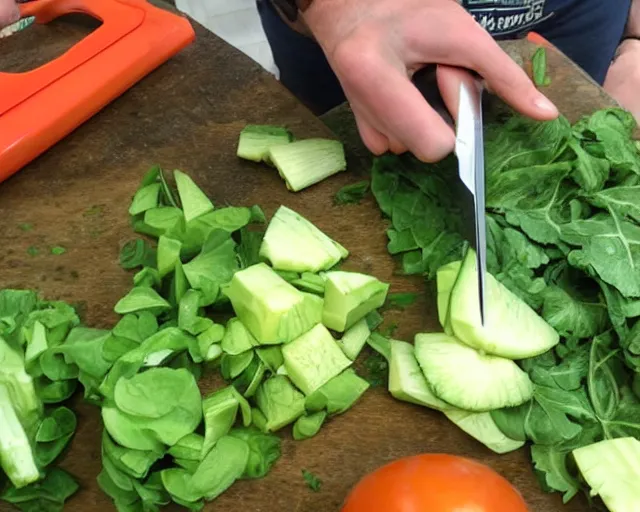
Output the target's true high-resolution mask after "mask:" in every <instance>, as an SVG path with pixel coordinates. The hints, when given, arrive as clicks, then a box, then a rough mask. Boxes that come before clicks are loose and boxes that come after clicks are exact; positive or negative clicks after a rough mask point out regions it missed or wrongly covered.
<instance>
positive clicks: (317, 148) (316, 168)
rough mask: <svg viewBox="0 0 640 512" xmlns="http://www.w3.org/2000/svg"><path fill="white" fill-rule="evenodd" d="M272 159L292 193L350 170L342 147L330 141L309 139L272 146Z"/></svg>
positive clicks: (338, 143)
mask: <svg viewBox="0 0 640 512" xmlns="http://www.w3.org/2000/svg"><path fill="white" fill-rule="evenodd" d="M269 159H270V160H271V162H272V163H273V165H275V166H276V168H277V169H278V172H279V173H280V176H282V178H283V179H284V180H285V182H286V184H287V188H288V189H289V190H292V191H293V192H298V191H300V190H302V189H304V188H307V187H309V186H311V185H314V184H316V183H318V182H320V181H322V180H324V179H326V178H328V177H329V176H333V175H334V174H336V173H339V172H340V171H344V170H346V169H347V161H346V160H345V156H344V147H343V145H342V143H341V142H340V141H337V140H331V139H306V140H299V141H296V142H291V143H290V144H283V145H278V146H273V147H271V149H270V150H269Z"/></svg>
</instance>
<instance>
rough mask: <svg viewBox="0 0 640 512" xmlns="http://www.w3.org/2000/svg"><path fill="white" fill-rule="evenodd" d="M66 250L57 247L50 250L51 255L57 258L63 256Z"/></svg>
mask: <svg viewBox="0 0 640 512" xmlns="http://www.w3.org/2000/svg"><path fill="white" fill-rule="evenodd" d="M65 252H67V250H66V249H65V248H64V247H61V246H59V245H57V246H55V247H52V248H51V254H53V255H56V256H59V255H60V254H64V253H65Z"/></svg>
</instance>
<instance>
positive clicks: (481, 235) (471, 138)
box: [455, 78, 487, 326]
mask: <svg viewBox="0 0 640 512" xmlns="http://www.w3.org/2000/svg"><path fill="white" fill-rule="evenodd" d="M482 93H483V85H482V83H481V82H480V81H479V80H477V79H475V78H474V79H473V80H472V81H471V82H470V83H467V82H464V81H463V82H461V84H460V99H459V107H458V119H457V130H456V144H455V154H456V156H457V157H458V171H459V174H460V180H461V181H462V183H464V185H465V187H466V188H467V189H468V190H469V191H470V192H471V195H472V196H473V205H474V219H473V221H474V224H475V251H476V271H477V273H478V301H479V305H480V320H481V322H482V325H483V326H484V324H485V319H486V311H485V303H486V301H485V299H486V297H485V277H486V272H487V233H486V221H485V169H484V134H483V122H482Z"/></svg>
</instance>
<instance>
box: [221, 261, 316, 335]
mask: <svg viewBox="0 0 640 512" xmlns="http://www.w3.org/2000/svg"><path fill="white" fill-rule="evenodd" d="M223 291H224V294H225V295H226V296H227V297H228V298H229V300H230V301H231V304H232V306H233V309H234V311H235V312H236V315H237V316H238V318H239V319H240V321H241V322H242V323H243V324H244V326H245V327H246V328H247V329H248V330H249V332H250V333H251V334H253V336H254V337H255V339H256V340H257V341H258V342H259V343H260V344H279V343H288V342H290V341H292V340H294V339H296V338H298V337H299V336H301V335H302V334H304V333H305V332H307V331H308V330H309V329H311V328H312V327H313V326H314V325H316V324H317V323H319V322H320V320H321V318H322V302H323V301H322V298H320V297H318V296H316V295H312V294H309V293H304V292H301V291H299V290H297V289H296V288H295V287H294V286H292V285H291V284H289V283H287V282H286V281H285V280H284V279H282V278H281V277H280V276H279V275H278V274H276V273H275V272H274V271H273V270H272V269H271V268H270V267H269V266H267V265H266V264H264V263H257V264H255V265H252V266H251V267H248V268H246V269H244V270H241V271H239V272H236V273H235V274H234V276H233V278H232V279H231V282H230V283H229V285H227V286H226V287H225V288H224V290H223Z"/></svg>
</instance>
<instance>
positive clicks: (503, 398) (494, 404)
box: [415, 333, 533, 412]
mask: <svg viewBox="0 0 640 512" xmlns="http://www.w3.org/2000/svg"><path fill="white" fill-rule="evenodd" d="M415 354H416V359H417V360H418V364H419V365H420V368H421V369H422V372H423V373H424V376H425V378H426V379H427V383H428V384H429V385H430V387H431V389H432V390H433V392H434V394H435V395H436V396H437V397H438V398H440V399H442V400H444V401H445V402H447V403H450V404H451V405H453V406H455V407H457V408H459V409H464V410H466V411H473V412H484V411H490V410H492V409H501V408H502V407H515V406H517V405H520V404H523V403H525V402H527V401H528V400H530V399H531V397H532V396H533V383H532V382H531V380H530V379H529V376H528V375H527V374H526V373H525V372H523V371H522V370H521V369H520V368H519V367H518V365H517V364H516V363H514V362H513V361H511V360H509V359H504V358H502V357H496V356H491V355H483V354H481V353H479V352H477V351H476V350H474V349H472V348H471V347H469V346H467V345H464V344H463V343H460V342H459V341H458V340H456V339H455V338H453V337H451V336H448V335H446V334H439V333H432V334H417V335H416V340H415Z"/></svg>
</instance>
